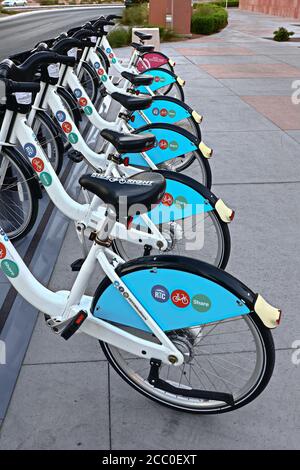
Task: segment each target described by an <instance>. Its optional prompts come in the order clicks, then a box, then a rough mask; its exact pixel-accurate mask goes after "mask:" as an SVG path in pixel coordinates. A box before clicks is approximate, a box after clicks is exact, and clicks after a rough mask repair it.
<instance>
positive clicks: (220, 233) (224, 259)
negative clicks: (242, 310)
mask: <svg viewBox="0 0 300 470" xmlns="http://www.w3.org/2000/svg"><path fill="white" fill-rule="evenodd" d="M155 171H157V172H159V173H160V174H162V175H163V176H164V177H165V178H166V180H173V181H178V182H180V183H182V184H184V185H185V186H187V187H189V188H192V189H193V190H195V191H196V192H198V193H199V194H200V195H201V197H202V198H204V199H205V200H207V201H209V203H210V204H211V206H212V207H213V208H214V207H215V204H216V202H217V201H218V198H217V197H216V196H215V195H214V194H213V193H212V192H211V191H210V190H209V189H208V188H206V187H205V186H203V185H202V184H200V183H198V182H197V181H195V180H194V179H193V178H190V177H189V176H186V175H183V174H182V173H175V172H172V171H168V170H155ZM209 214H210V220H209V221H210V222H211V224H209V225H207V227H213V228H215V232H216V237H217V243H218V246H217V250H216V259H213V260H212V259H210V258H209V259H207V258H205V257H204V258H203V256H204V255H203V251H202V252H201V250H200V252H199V249H196V250H193V251H192V250H189V252H188V254H187V255H186V256H190V257H193V258H195V259H197V257H196V253H197V255H198V253H200V255H201V257H200V259H201V260H202V261H205V262H208V263H210V264H213V265H214V266H216V267H218V268H220V269H225V268H226V266H227V263H228V261H229V257H230V252H231V237H230V232H229V228H228V224H227V223H225V222H223V221H222V220H221V218H220V216H219V214H218V212H217V211H216V209H213V211H210V212H209ZM207 222H208V221H207ZM213 234H214V232H212V234H211V235H213ZM209 242H210V243H212V242H213V239H212V237H211V239H210V240H209ZM140 248H141V250H143V247H142V246H141V247H140ZM175 248H176V249H177V248H178V251H179V253H178V252H177V251H175ZM113 249H114V250H115V252H116V253H117V254H118V255H119V256H121V257H122V258H123V259H125V260H128V259H133V258H136V257H138V256H142V252H141V253H140V252H139V251H138V250H139V247H138V246H137V245H132V244H131V243H130V242H125V241H121V240H119V239H115V240H114V241H113ZM131 250H132V251H133V253H131ZM128 252H129V255H128ZM160 253H161V252H159V251H158V252H157V253H156V252H155V253H154V252H153V251H152V252H151V254H153V255H154V254H155V255H156V254H160ZM167 253H168V254H171V255H173V256H178V255H183V251H182V248H181V246H180V244H179V243H178V244H177V245H176V244H175V245H174V247H172V248H171V250H170V251H168V252H167ZM193 253H194V254H193ZM208 255H209V256H211V254H210V252H209V254H208Z"/></svg>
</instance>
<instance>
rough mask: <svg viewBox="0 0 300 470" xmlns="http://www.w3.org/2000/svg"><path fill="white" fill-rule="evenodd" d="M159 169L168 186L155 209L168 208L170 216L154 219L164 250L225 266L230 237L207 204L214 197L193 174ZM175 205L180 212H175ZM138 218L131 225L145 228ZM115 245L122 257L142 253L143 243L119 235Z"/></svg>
mask: <svg viewBox="0 0 300 470" xmlns="http://www.w3.org/2000/svg"><path fill="white" fill-rule="evenodd" d="M159 172H160V173H161V174H162V175H163V176H164V177H165V178H166V182H167V186H166V193H165V197H164V199H165V198H166V199H165V200H164V199H163V202H162V203H160V205H159V206H158V208H157V210H161V211H164V210H169V211H170V212H169V214H170V218H168V219H164V220H163V223H157V224H156V227H157V228H158V229H159V231H160V232H161V233H162V234H163V235H164V237H165V239H166V240H167V241H168V245H169V246H168V249H167V253H166V254H170V255H175V256H179V255H180V256H188V257H190V258H193V259H199V260H201V261H205V262H207V263H210V264H213V265H214V266H217V267H219V268H222V269H225V267H226V265H227V263H228V260H229V256H230V248H231V241H230V233H229V229H228V224H226V223H225V222H223V221H222V220H221V218H220V216H219V214H218V212H217V211H216V209H214V208H213V204H212V206H210V203H211V202H212V200H215V201H216V200H217V198H216V197H215V196H214V195H213V194H212V193H211V192H210V191H209V190H208V189H207V188H205V187H204V186H202V185H201V184H199V183H197V182H196V181H195V180H193V179H192V178H189V177H187V176H185V175H182V174H177V173H174V172H170V171H164V170H160V171H159ZM167 198H169V199H168V200H167ZM208 201H210V203H208ZM206 204H209V206H210V209H211V210H208V211H206ZM185 207H186V208H187V210H189V208H191V207H192V211H191V212H192V215H191V212H185V210H186V209H185ZM165 208H166V209H165ZM178 208H179V209H180V212H179V213H178V212H176V211H178ZM173 211H174V214H176V217H174V214H173ZM167 217H169V216H167ZM173 219H174V220H173ZM138 222H139V221H137V222H136V223H134V222H133V224H132V227H133V228H135V229H137V230H141V231H143V230H145V229H146V227H145V226H140V225H139V223H138ZM155 223H156V222H155ZM114 249H115V251H116V252H117V254H119V255H120V256H121V257H122V258H123V259H125V260H129V259H134V258H136V257H139V256H143V255H144V254H145V249H144V246H143V245H141V246H139V245H137V244H135V243H131V242H129V241H124V240H120V239H115V240H114ZM158 254H161V251H160V250H159V249H154V248H153V249H152V251H151V255H158Z"/></svg>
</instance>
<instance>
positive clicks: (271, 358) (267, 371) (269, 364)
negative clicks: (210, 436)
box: [99, 312, 275, 415]
mask: <svg viewBox="0 0 300 470" xmlns="http://www.w3.org/2000/svg"><path fill="white" fill-rule="evenodd" d="M248 316H249V318H251V320H252V321H253V324H254V325H255V326H256V328H257V330H258V332H259V334H260V336H261V338H262V343H263V345H264V349H265V367H264V370H263V371H262V374H261V377H260V380H259V382H257V385H256V387H253V389H252V390H250V391H249V392H248V394H247V395H246V396H245V397H244V398H243V399H242V400H240V401H238V402H236V403H235V404H234V405H233V406H231V405H226V406H224V407H222V408H221V407H220V408H218V409H214V410H192V409H187V408H185V407H180V406H175V405H171V404H170V403H165V402H162V401H161V400H159V399H158V398H156V397H154V396H153V395H150V394H149V393H147V392H146V391H145V390H143V389H142V388H141V387H140V386H138V385H137V384H136V383H135V382H133V381H132V380H131V379H130V378H129V377H128V375H126V373H125V371H124V370H122V369H121V368H120V366H119V365H118V363H117V362H116V360H115V358H114V356H113V354H112V352H111V349H110V346H109V345H108V344H107V343H103V342H102V341H99V343H100V346H101V348H102V351H103V353H104V354H105V357H106V359H107V360H108V362H109V364H110V365H111V366H112V367H113V369H114V370H115V371H116V372H117V374H118V375H119V376H120V377H121V378H122V379H123V380H125V382H127V383H128V385H130V386H131V387H132V388H134V389H135V390H136V391H137V392H139V393H141V394H142V395H144V396H145V397H147V398H149V399H150V400H153V401H155V402H156V403H159V404H160V405H163V406H166V407H168V408H172V409H175V410H177V411H183V412H186V413H193V414H203V415H205V414H221V413H228V412H229V411H234V410H237V409H238V408H241V407H243V406H245V405H247V404H248V403H251V402H252V401H253V400H255V398H257V397H258V396H259V395H260V394H261V393H262V392H263V391H264V389H265V388H266V386H267V385H268V383H269V381H270V379H271V377H272V374H273V370H274V366H275V347H274V341H273V337H272V334H271V331H270V330H269V329H267V328H266V327H265V326H264V325H263V323H262V322H261V320H260V318H259V317H258V316H257V315H256V313H254V312H252V313H250V314H249V315H248Z"/></svg>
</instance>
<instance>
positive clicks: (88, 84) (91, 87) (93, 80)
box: [78, 62, 100, 104]
mask: <svg viewBox="0 0 300 470" xmlns="http://www.w3.org/2000/svg"><path fill="white" fill-rule="evenodd" d="M78 79H79V80H80V83H81V85H82V86H83V88H84V89H85V91H86V93H87V95H88V97H89V98H90V100H91V101H92V103H94V104H95V103H96V100H97V97H98V90H99V87H100V84H99V78H98V76H97V74H96V72H95V70H94V69H93V67H91V65H90V64H88V63H87V62H83V63H82V65H81V70H80V72H79V75H78Z"/></svg>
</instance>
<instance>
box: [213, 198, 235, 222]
mask: <svg viewBox="0 0 300 470" xmlns="http://www.w3.org/2000/svg"><path fill="white" fill-rule="evenodd" d="M215 209H216V211H217V212H218V214H219V216H220V219H221V220H223V222H225V223H226V224H229V222H231V221H232V219H233V217H234V211H233V210H232V209H230V208H229V207H227V206H226V204H225V202H224V201H223V200H222V199H219V200H218V201H217V202H216V204H215Z"/></svg>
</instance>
